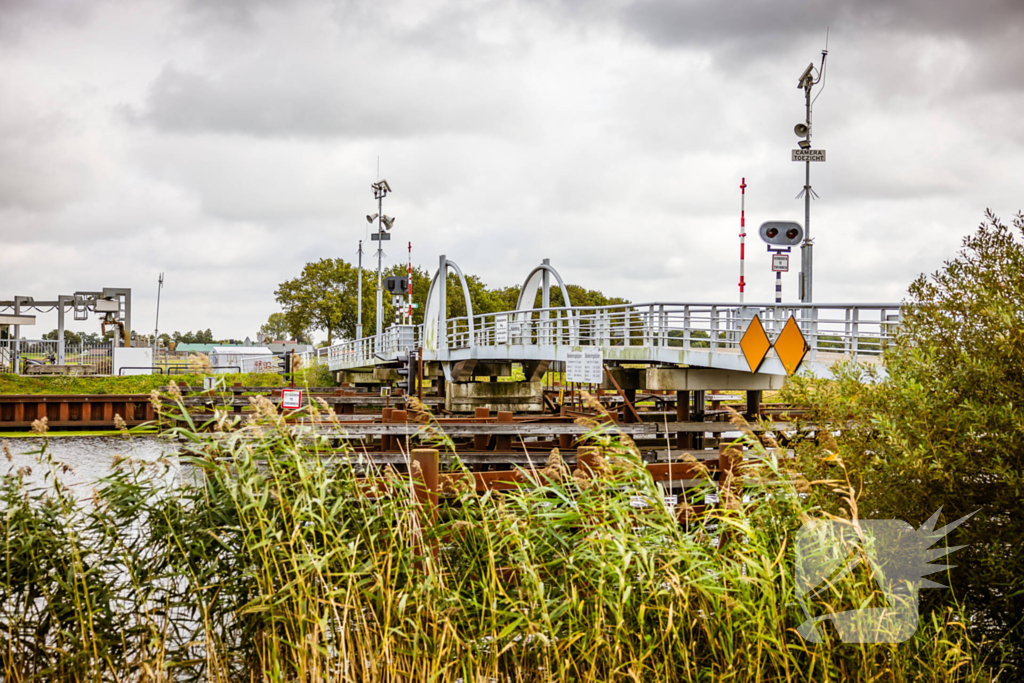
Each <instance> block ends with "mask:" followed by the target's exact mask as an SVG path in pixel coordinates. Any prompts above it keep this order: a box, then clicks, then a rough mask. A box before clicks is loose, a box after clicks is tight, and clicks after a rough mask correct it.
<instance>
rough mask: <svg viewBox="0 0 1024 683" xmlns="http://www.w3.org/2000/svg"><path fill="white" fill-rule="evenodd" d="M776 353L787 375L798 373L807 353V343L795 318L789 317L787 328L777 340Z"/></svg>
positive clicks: (783, 329)
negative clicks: (797, 370)
mask: <svg viewBox="0 0 1024 683" xmlns="http://www.w3.org/2000/svg"><path fill="white" fill-rule="evenodd" d="M775 353H776V354H777V355H778V356H779V360H781V361H782V367H784V368H786V373H787V374H789V375H792V374H793V373H794V372H796V369H797V368H798V367H800V362H801V361H802V360H803V359H804V355H805V354H806V353H807V342H806V341H805V340H804V335H803V334H801V332H800V326H799V325H797V324H796V320H794V319H793V316H789V320H787V321H786V326H785V327H783V328H782V333H781V334H779V337H778V339H776V340H775Z"/></svg>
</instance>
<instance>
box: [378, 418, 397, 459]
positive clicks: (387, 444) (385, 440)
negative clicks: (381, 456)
mask: <svg viewBox="0 0 1024 683" xmlns="http://www.w3.org/2000/svg"><path fill="white" fill-rule="evenodd" d="M393 410H394V408H384V409H383V410H381V411H380V421H381V422H382V423H384V424H390V422H391V411H393ZM380 450H381V453H384V452H386V451H390V450H391V436H389V435H388V434H381V435H380Z"/></svg>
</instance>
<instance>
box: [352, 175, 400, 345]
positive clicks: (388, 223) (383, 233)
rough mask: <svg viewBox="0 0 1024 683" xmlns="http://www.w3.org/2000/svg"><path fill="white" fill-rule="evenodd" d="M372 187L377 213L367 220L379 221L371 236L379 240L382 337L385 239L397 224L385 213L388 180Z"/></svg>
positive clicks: (378, 303) (379, 307) (378, 335)
mask: <svg viewBox="0 0 1024 683" xmlns="http://www.w3.org/2000/svg"><path fill="white" fill-rule="evenodd" d="M370 187H371V188H373V198H374V199H376V200H377V213H375V214H371V215H367V216H366V222H367V223H370V224H371V225H372V224H373V221H374V220H376V221H377V232H375V233H373V234H372V235H370V237H371V239H373V240H374V241H375V242H377V337H380V334H381V330H382V328H383V318H384V300H383V290H382V288H381V265H382V263H383V258H384V244H383V243H384V241H385V240H390V239H391V235H390V234H389V233H388V232H387V231H388V230H391V227H392V226H393V225H394V224H395V219H394V218H392V217H391V216H385V215H384V197H386V196H388V193H389V192H391V186H390V185H388V181H386V180H383V179H381V180H378V181H377V182H375V183H371V184H370ZM360 322H361V321H360Z"/></svg>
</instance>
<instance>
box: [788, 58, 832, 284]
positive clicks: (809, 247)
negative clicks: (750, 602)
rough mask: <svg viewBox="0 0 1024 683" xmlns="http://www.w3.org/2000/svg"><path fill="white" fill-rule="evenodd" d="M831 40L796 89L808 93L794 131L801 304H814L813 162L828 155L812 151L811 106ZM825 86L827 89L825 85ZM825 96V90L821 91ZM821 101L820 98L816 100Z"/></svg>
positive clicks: (798, 82)
mask: <svg viewBox="0 0 1024 683" xmlns="http://www.w3.org/2000/svg"><path fill="white" fill-rule="evenodd" d="M827 46H828V41H827V38H826V49H824V50H822V51H821V67H820V68H819V69H817V75H816V76H815V68H814V62H811V63H810V64H808V65H807V68H806V69H804V72H803V74H801V76H800V80H799V81H797V85H796V87H797V88H798V89H802V90H803V91H804V101H805V119H804V122H803V123H798V124H796V126H795V127H794V128H793V132H795V133H796V134H797V137H801V138H803V140H801V141H800V143H799V144H800V149H799V150H793V161H803V162H804V166H805V168H804V189H803V190H802V191H801V192H800V194H798V195H797V196H796V197H797V199H800V198H801V197H803V200H804V225H803V229H804V241H803V244H801V245H800V301H801V303H811V301H812V300H813V282H814V242H813V241H812V240H811V199H812V198H813V199H817V198H818V195H817V194H815V192H814V190H812V189H811V162H812V161H824V160H825V152H824V150H821V154H820V155H818V154H815V153H813V152H812V151H811V105H812V104H813V103H814V101H813V100H812V99H811V88H813V87H814V86H815V85H817V84H818V83H820V82H821V80H822V78H823V77H824V74H825V58H826V57H827V56H828V49H827ZM822 87H824V86H822ZM818 94H819V95H820V94H821V90H819V91H818ZM815 99H817V97H815Z"/></svg>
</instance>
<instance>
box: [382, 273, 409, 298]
mask: <svg viewBox="0 0 1024 683" xmlns="http://www.w3.org/2000/svg"><path fill="white" fill-rule="evenodd" d="M384 289H386V290H387V291H388V292H390V293H392V294H405V293H406V292H407V291H408V290H409V278H408V276H405V275H389V276H388V277H386V278H384Z"/></svg>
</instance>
